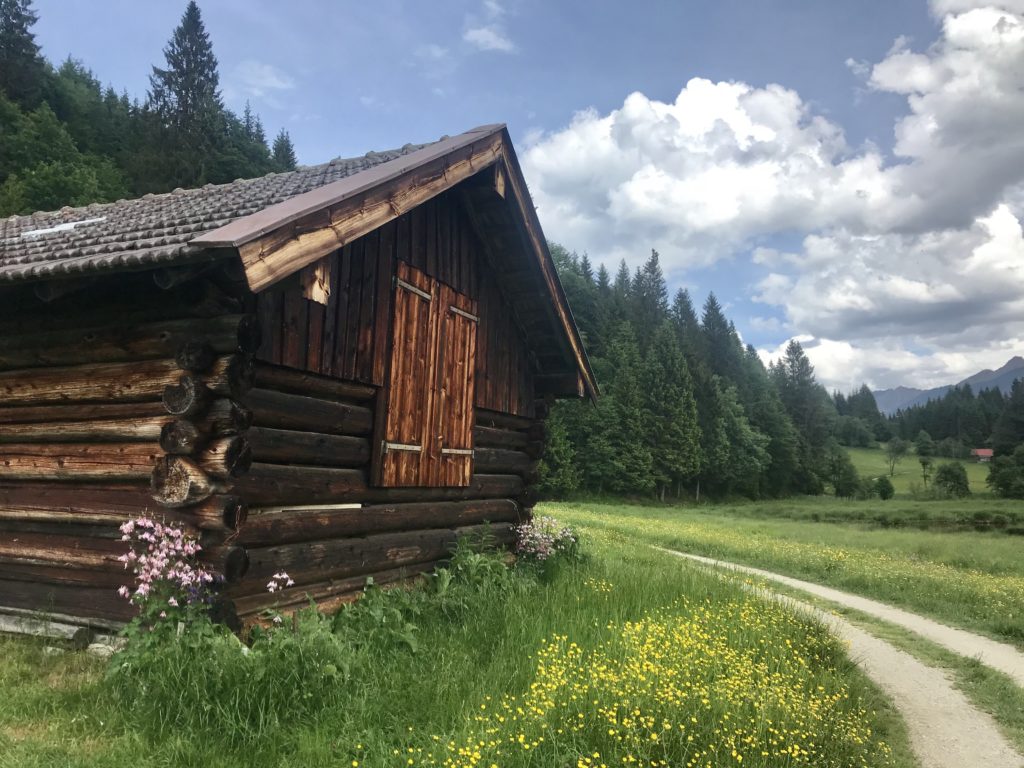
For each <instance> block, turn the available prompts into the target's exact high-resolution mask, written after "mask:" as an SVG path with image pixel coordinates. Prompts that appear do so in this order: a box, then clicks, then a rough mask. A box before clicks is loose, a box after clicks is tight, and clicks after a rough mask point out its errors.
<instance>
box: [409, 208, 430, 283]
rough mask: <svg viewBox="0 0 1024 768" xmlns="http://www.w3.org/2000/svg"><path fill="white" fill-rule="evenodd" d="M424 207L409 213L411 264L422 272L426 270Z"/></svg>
mask: <svg viewBox="0 0 1024 768" xmlns="http://www.w3.org/2000/svg"><path fill="white" fill-rule="evenodd" d="M425 207H426V206H423V205H419V206H417V207H415V208H413V209H412V210H411V211H410V212H409V259H408V261H409V263H410V264H411V265H412V266H413V267H415V268H416V269H418V270H420V271H422V270H424V269H425V268H426V264H427V257H426V247H427V241H426V211H425Z"/></svg>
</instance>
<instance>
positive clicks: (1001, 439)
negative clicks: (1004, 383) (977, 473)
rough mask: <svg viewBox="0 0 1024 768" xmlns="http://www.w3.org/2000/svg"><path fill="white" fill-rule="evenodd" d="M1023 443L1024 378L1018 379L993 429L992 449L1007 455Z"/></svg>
mask: <svg viewBox="0 0 1024 768" xmlns="http://www.w3.org/2000/svg"><path fill="white" fill-rule="evenodd" d="M1021 443H1024V379H1017V380H1016V381H1014V382H1013V385H1012V386H1011V387H1010V396H1009V397H1008V398H1007V399H1006V405H1005V407H1004V408H1003V411H1002V413H1000V414H999V418H998V419H997V420H996V423H995V425H994V427H993V429H992V449H993V451H994V452H995V455H996V456H1007V455H1009V454H1011V453H1013V452H1014V451H1015V450H1016V448H1017V446H1019V445H1020V444H1021Z"/></svg>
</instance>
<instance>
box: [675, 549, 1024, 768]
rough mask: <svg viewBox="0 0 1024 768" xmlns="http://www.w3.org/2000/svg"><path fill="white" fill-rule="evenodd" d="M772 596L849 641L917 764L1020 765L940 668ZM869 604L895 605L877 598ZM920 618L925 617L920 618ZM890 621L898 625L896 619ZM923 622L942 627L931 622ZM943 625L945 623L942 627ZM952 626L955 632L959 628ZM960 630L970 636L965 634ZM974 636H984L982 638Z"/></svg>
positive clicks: (942, 767)
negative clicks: (896, 714) (895, 715)
mask: <svg viewBox="0 0 1024 768" xmlns="http://www.w3.org/2000/svg"><path fill="white" fill-rule="evenodd" d="M659 549H660V548H659ZM662 551H664V552H667V553H669V554H672V555H675V556H677V557H681V558H684V559H687V560H693V561H696V562H699V563H702V564H704V565H714V566H718V567H722V568H728V569H732V570H736V571H741V572H744V573H751V574H755V575H757V576H761V577H763V578H766V579H771V580H774V581H778V582H780V583H783V584H787V585H789V586H792V587H795V588H797V589H803V590H805V591H807V592H811V593H813V594H815V595H820V596H821V597H823V598H826V599H829V600H833V601H835V602H837V603H842V604H844V605H846V604H849V605H850V607H854V608H857V609H858V610H862V611H864V612H865V613H875V611H874V610H872V609H871V608H870V607H867V608H865V607H863V606H862V605H861V604H860V603H858V604H857V605H853V604H851V603H847V602H846V599H850V598H852V599H853V600H856V601H863V602H864V603H867V604H869V605H870V604H872V603H874V601H871V600H863V598H859V597H856V596H854V595H849V594H846V593H844V592H838V591H836V590H832V589H827V588H825V587H821V586H819V585H817V584H812V583H810V582H804V581H799V580H798V579H791V578H789V577H786V576H780V575H778V574H774V573H770V572H768V571H762V570H760V569H757V568H748V567H746V566H740V565H734V564H732V563H725V562H722V561H719V560H712V559H710V558H706V557H700V556H697V555H688V554H685V553H683V552H676V551H674V550H669V549H664V550H662ZM826 593H827V594H826ZM833 594H834V595H836V596H839V597H841V598H845V599H837V598H836V597H833V596H832V595H833ZM778 598H779V599H780V600H782V601H784V602H786V603H787V604H789V605H793V606H795V607H797V608H799V609H800V610H803V611H806V612H807V613H809V614H811V615H813V616H814V617H815V618H817V619H818V620H820V621H821V622H822V623H824V624H826V625H827V626H829V627H830V628H831V629H832V631H833V632H834V633H835V634H836V635H837V636H839V637H840V638H841V639H843V640H845V641H846V642H848V643H849V644H850V657H851V658H852V659H853V660H854V661H855V662H856V663H857V665H858V666H859V667H860V668H861V669H863V670H864V672H865V674H867V676H868V677H869V678H871V680H872V681H874V683H875V684H876V685H878V686H879V687H880V688H881V689H882V690H883V691H885V692H886V693H887V694H888V695H889V697H890V698H891V699H892V700H893V703H894V704H895V705H896V708H897V709H898V710H899V711H900V713H901V714H902V716H903V719H904V721H905V722H906V724H907V731H908V733H909V736H910V744H911V747H912V749H913V750H914V754H915V755H916V756H917V758H918V760H919V762H920V764H921V768H967V766H970V768H1022V767H1024V756H1021V755H1020V754H1018V753H1017V752H1016V751H1015V750H1014V749H1013V747H1011V746H1010V745H1009V744H1008V743H1007V741H1006V739H1004V738H1003V736H1002V734H1001V733H1000V732H999V730H998V728H997V727H996V724H995V722H994V721H993V720H992V718H991V717H989V716H988V715H987V714H985V713H983V712H981V711H979V710H977V709H975V708H974V707H973V706H972V705H971V703H970V702H969V701H968V700H967V698H966V697H965V696H964V695H963V694H962V693H961V692H960V691H958V690H957V689H956V688H954V687H953V683H952V682H951V680H950V678H949V677H948V676H947V675H946V674H945V673H944V672H942V671H941V670H938V669H935V668H933V667H929V666H927V665H925V664H923V663H921V662H920V661H918V660H917V659H916V658H914V657H913V656H911V655H910V654H909V653H906V652H904V651H901V650H899V649H898V648H896V647H894V646H892V645H890V644H889V643H887V642H885V641H884V640H879V639H878V638H877V637H874V636H873V635H871V634H869V633H867V632H864V631H863V630H861V629H858V628H857V627H855V626H853V625H852V624H851V623H850V622H848V621H846V620H844V619H841V618H839V617H838V616H834V615H832V614H830V613H826V612H825V611H822V610H819V609H817V608H815V607H814V606H812V605H809V604H807V603H802V602H800V601H799V600H794V599H792V598H790V597H786V596H782V595H779V596H778ZM874 604H875V605H878V606H881V607H883V608H888V609H889V610H895V609H891V608H889V607H888V606H884V605H883V604H881V603H874ZM900 613H905V614H906V616H908V617H911V618H914V619H920V618H921V617H917V616H914V614H910V613H906V612H904V611H901V612H900ZM876 615H879V616H880V618H888V617H887V616H884V615H881V614H876ZM923 621H928V620H927V619H923ZM896 623H901V624H902V622H896ZM929 623H931V624H935V625H936V626H938V627H942V625H941V624H936V622H929ZM903 626H906V625H903ZM908 628H910V627H908ZM945 629H949V628H948V627H945ZM914 631H916V629H915V630H914ZM953 631H956V632H959V630H953ZM963 634H965V635H968V636H971V637H974V636H973V635H970V633H966V632H965V633H963ZM978 639H979V640H986V638H978ZM987 642H992V641H987ZM995 645H999V644H998V643H996V644H995ZM947 647H949V646H947ZM1011 650H1012V649H1011Z"/></svg>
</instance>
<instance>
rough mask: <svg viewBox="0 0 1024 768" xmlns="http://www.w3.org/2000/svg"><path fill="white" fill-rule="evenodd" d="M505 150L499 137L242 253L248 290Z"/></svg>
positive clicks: (301, 222)
mask: <svg viewBox="0 0 1024 768" xmlns="http://www.w3.org/2000/svg"><path fill="white" fill-rule="evenodd" d="M501 150H502V135H501V134H500V133H495V134H492V135H490V136H487V137H486V138H484V139H481V140H479V141H476V142H474V143H472V144H470V145H469V146H466V147H463V148H462V149H458V150H455V151H453V152H452V153H450V154H448V155H446V156H443V157H441V158H438V159H437V160H434V161H432V162H430V163H427V164H424V165H421V166H420V167H418V168H414V169H412V170H411V171H409V172H407V173H404V174H402V175H400V176H398V177H397V178H395V179H392V180H390V181H387V182H385V183H382V184H379V185H377V186H375V187H372V188H371V189H369V190H367V191H365V192H363V193H361V194H356V195H353V196H352V197H350V198H348V199H345V200H342V201H341V202H339V203H336V204H335V205H333V206H331V208H330V210H329V211H319V212H315V213H313V214H311V215H309V216H307V217H306V218H305V219H300V220H299V221H296V222H294V223H292V224H289V225H287V226H285V227H283V228H281V229H279V230H276V231H274V232H271V233H270V234H268V235H266V236H264V237H261V238H258V239H256V240H253V241H250V242H247V243H245V244H243V245H241V246H240V247H239V249H238V251H239V254H240V255H241V257H242V263H243V264H244V265H245V271H246V277H247V278H248V281H249V288H250V289H251V290H252V291H253V292H254V293H256V292H259V291H262V290H264V289H266V288H267V287H268V286H270V285H272V284H274V283H275V282H277V281H278V280H280V279H282V278H284V277H286V276H288V275H290V274H292V273H294V272H296V271H298V270H300V269H302V268H303V267H305V266H307V265H309V264H312V263H313V262H315V261H318V260H320V259H322V258H323V257H325V256H327V255H328V254H330V253H331V252H332V251H336V250H337V249H338V248H340V247H342V246H343V245H345V244H347V243H351V242H352V241H353V240H356V239H357V238H359V237H362V236H363V235H365V234H366V233H368V232H371V231H373V230H375V229H377V228H379V227H381V226H383V225H384V224H386V223H387V222H389V221H391V220H392V219H395V218H398V217H399V216H401V215H402V214H403V213H405V212H407V211H409V210H412V209H413V208H415V207H417V206H419V205H422V204H423V203H425V202H426V201H427V200H430V199H431V198H433V197H435V196H437V195H439V194H440V193H442V192H444V191H445V190H447V189H450V188H451V187H453V186H454V185H456V184H458V183H459V182H460V181H463V180H464V179H467V178H469V177H470V176H472V175H473V174H475V173H477V172H479V171H481V170H483V169H484V168H486V167H487V166H489V165H490V164H492V163H494V162H495V160H496V158H497V157H498V156H499V155H500V153H501Z"/></svg>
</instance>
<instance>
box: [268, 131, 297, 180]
mask: <svg viewBox="0 0 1024 768" xmlns="http://www.w3.org/2000/svg"><path fill="white" fill-rule="evenodd" d="M273 155H274V167H275V168H276V169H277V170H279V171H294V170H295V147H293V146H292V137H291V136H289V135H288V131H286V130H285V129H284V128H282V129H281V130H280V131H279V132H278V134H277V138H276V139H274V151H273Z"/></svg>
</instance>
